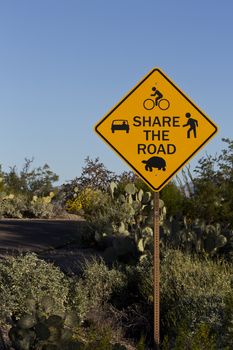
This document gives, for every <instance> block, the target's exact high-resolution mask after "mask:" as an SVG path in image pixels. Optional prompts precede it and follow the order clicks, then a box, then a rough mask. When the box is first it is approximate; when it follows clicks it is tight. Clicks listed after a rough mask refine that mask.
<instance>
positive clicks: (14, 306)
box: [0, 253, 69, 319]
mask: <svg viewBox="0 0 233 350" xmlns="http://www.w3.org/2000/svg"><path fill="white" fill-rule="evenodd" d="M68 293H69V288H68V280H67V278H66V276H65V275H64V274H63V273H62V272H61V271H60V269H59V268H57V267H55V266H54V265H52V264H48V263H46V262H45V261H43V260H40V259H38V258H37V256H36V255H35V254H29V253H28V254H26V255H21V256H19V257H8V258H7V259H6V260H4V261H1V262H0V300H1V303H0V317H1V319H3V318H4V317H7V316H10V315H12V314H14V315H15V316H16V317H20V316H21V315H22V314H23V313H26V312H27V311H28V304H27V300H28V298H33V299H35V301H36V302H40V300H41V299H42V298H43V297H45V296H46V297H48V296H49V297H52V298H53V299H54V301H55V303H54V305H53V311H55V310H57V311H64V310H65V306H66V303H67V300H68Z"/></svg>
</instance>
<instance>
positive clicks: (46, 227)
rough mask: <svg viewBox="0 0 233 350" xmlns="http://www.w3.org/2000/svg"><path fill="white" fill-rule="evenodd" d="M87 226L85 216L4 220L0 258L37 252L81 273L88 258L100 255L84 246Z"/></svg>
mask: <svg viewBox="0 0 233 350" xmlns="http://www.w3.org/2000/svg"><path fill="white" fill-rule="evenodd" d="M85 229H86V223H85V221H82V220H14V219H10V220H6V219H5V220H0V258H4V257H6V256H8V255H14V256H15V255H18V254H19V253H23V252H35V253H37V254H38V256H39V257H40V258H43V259H45V260H46V261H48V262H53V263H54V264H55V265H57V266H59V267H60V268H61V269H62V270H63V271H64V272H66V273H69V274H73V273H77V272H78V271H79V270H80V264H81V263H82V262H83V260H84V259H86V258H90V257H92V256H96V255H97V253H96V252H95V251H94V250H93V249H84V248H82V247H81V246H80V243H79V242H80V237H81V235H82V234H83V232H84V230H85Z"/></svg>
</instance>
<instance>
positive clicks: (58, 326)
mask: <svg viewBox="0 0 233 350" xmlns="http://www.w3.org/2000/svg"><path fill="white" fill-rule="evenodd" d="M53 304H54V301H53V299H51V298H47V300H46V298H44V300H42V303H41V304H40V305H39V304H37V305H36V303H35V304H34V308H33V309H32V310H31V312H30V314H24V315H23V316H22V317H21V318H20V319H19V320H17V321H15V322H14V324H13V326H12V328H11V329H10V331H9V337H10V340H11V342H12V347H13V348H14V349H16V350H29V349H30V350H43V349H57V350H58V349H67V350H68V349H80V347H81V343H80V342H79V341H75V340H74V339H73V335H74V332H75V328H76V329H77V328H78V326H79V322H78V318H76V319H75V318H74V317H73V319H72V320H73V322H72V323H71V322H70V315H69V313H67V312H66V313H64V315H62V316H60V315H56V314H52V315H50V316H47V315H46V314H47V313H48V312H49V311H50V309H51V305H52V306H53ZM67 319H68V320H69V322H68V325H67Z"/></svg>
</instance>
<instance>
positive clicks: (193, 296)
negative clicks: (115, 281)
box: [122, 249, 233, 349]
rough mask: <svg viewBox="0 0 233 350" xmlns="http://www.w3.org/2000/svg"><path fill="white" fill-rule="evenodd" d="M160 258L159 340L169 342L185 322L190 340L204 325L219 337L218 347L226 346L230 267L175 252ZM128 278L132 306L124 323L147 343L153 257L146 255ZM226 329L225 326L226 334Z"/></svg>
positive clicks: (150, 315)
mask: <svg viewBox="0 0 233 350" xmlns="http://www.w3.org/2000/svg"><path fill="white" fill-rule="evenodd" d="M161 257H162V260H161V335H162V337H163V336H164V335H167V336H168V338H169V340H170V339H173V340H174V339H176V337H177V336H178V333H177V332H178V329H179V327H180V326H181V325H182V321H184V320H185V324H188V328H189V330H190V332H191V333H190V337H191V334H195V331H196V330H197V328H198V327H199V325H200V324H204V325H206V327H207V326H208V327H209V330H210V335H212V334H220V335H221V336H219V337H218V339H219V342H220V345H221V346H222V345H223V344H225V343H226V344H227V342H224V339H223V336H222V335H224V334H225V333H226V327H225V326H224V324H225V323H224V313H225V304H226V301H225V300H226V296H228V295H229V293H232V289H231V276H232V270H231V266H229V265H227V264H226V263H224V262H222V261H218V262H213V261H211V260H209V259H205V260H204V259H203V260H200V259H199V258H197V257H192V256H190V255H187V254H184V253H182V252H181V251H179V250H171V249H168V250H165V251H164V250H163V251H162V254H161ZM129 275H130V276H129V277H128V282H130V281H131V282H130V283H131V286H133V288H132V287H131V288H130V290H131V292H130V293H131V295H132V290H134V299H133V297H130V300H131V302H133V303H134V305H132V306H133V307H134V309H135V312H132V307H131V313H128V318H129V320H128V321H127V324H133V325H134V328H136V329H137V330H139V329H141V330H142V332H144V334H145V335H146V334H147V340H148V339H152V332H153V329H152V327H150V324H148V325H146V320H153V257H152V256H151V255H147V257H145V258H144V259H143V260H142V261H140V262H139V264H138V265H137V266H136V267H133V268H132V267H131V268H130V271H129ZM128 288H129V284H128ZM127 293H128V291H127ZM127 293H126V292H125V294H127ZM122 299H123V298H122ZM125 300H126V298H125ZM126 301H127V300H126ZM232 304H233V303H232ZM229 310H231V312H232V308H231V309H230V308H228V315H229ZM145 315H146V316H145ZM226 315H227V313H226ZM143 319H144V322H143V323H142V320H143ZM225 319H229V316H225ZM137 323H138V326H137ZM139 325H140V327H139ZM228 325H229V323H228ZM182 326H184V327H185V325H182ZM230 329H231V328H230V326H229V334H231V333H230ZM200 331H201V330H200ZM207 338H208V336H207ZM228 338H230V336H229V337H228ZM187 339H188V338H187ZM228 342H229V341H228ZM171 349H173V348H172V347H171ZM200 349H202V348H200Z"/></svg>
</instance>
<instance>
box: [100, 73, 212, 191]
mask: <svg viewBox="0 0 233 350" xmlns="http://www.w3.org/2000/svg"><path fill="white" fill-rule="evenodd" d="M95 130H96V132H97V133H98V134H99V135H100V136H101V137H102V138H103V139H104V140H105V141H106V142H107V143H108V144H109V146H111V147H112V148H113V149H114V150H115V151H116V152H117V153H118V155H120V157H121V158H123V159H124V160H125V161H126V162H127V163H128V164H129V165H130V166H131V168H132V169H133V171H134V172H136V173H137V174H138V175H139V176H140V177H141V178H142V179H143V180H144V181H145V182H146V183H147V184H148V185H149V186H150V187H151V188H152V189H153V190H154V191H160V190H161V189H162V188H163V187H164V186H165V185H166V184H167V183H168V182H169V181H170V180H171V179H172V177H173V176H174V175H175V174H176V173H177V172H178V171H179V170H180V169H181V168H182V167H183V166H184V165H185V164H186V163H187V162H188V161H189V160H190V158H191V157H193V155H194V154H196V153H197V152H198V151H199V150H200V149H201V148H202V147H203V146H204V145H205V144H206V143H207V142H208V141H209V140H210V139H211V138H212V137H213V136H214V135H215V134H216V132H217V126H216V125H215V124H214V123H213V121H211V120H210V119H209V118H208V117H207V116H206V115H205V114H204V113H203V112H202V111H201V110H200V109H199V108H198V107H197V106H196V105H195V104H194V103H193V102H192V101H191V100H190V99H189V97H187V96H186V95H185V94H184V93H183V92H182V91H181V90H180V89H179V88H178V87H177V86H176V85H175V84H174V83H173V82H172V81H171V80H170V79H169V78H168V77H167V76H166V75H165V74H164V73H163V72H162V71H161V70H160V69H157V68H156V69H153V70H152V71H151V72H150V73H149V74H148V75H147V76H146V77H145V78H144V79H143V80H142V81H141V82H139V83H138V84H137V85H136V86H135V87H134V88H133V89H132V90H131V91H130V92H129V93H128V94H127V96H125V97H124V98H123V99H122V100H121V101H120V102H119V103H118V104H117V105H116V106H115V107H114V108H113V109H112V110H111V111H110V112H109V113H108V114H107V115H106V116H104V117H103V119H102V120H100V122H99V123H98V124H97V125H96V127H95Z"/></svg>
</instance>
